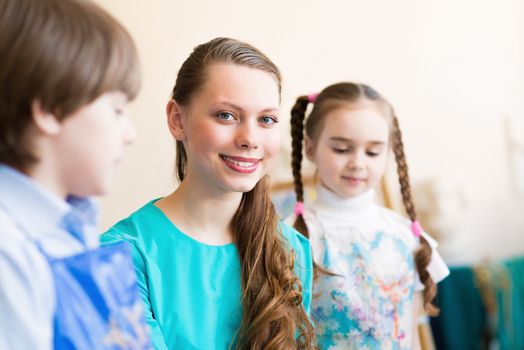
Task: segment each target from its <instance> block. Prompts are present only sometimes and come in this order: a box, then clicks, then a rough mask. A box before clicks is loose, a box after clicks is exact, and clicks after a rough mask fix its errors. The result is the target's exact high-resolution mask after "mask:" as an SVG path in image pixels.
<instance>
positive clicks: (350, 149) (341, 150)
mask: <svg viewBox="0 0 524 350" xmlns="http://www.w3.org/2000/svg"><path fill="white" fill-rule="evenodd" d="M351 151H352V148H337V147H333V152H335V153H349V152H351Z"/></svg>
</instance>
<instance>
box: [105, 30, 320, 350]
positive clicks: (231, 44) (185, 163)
mask: <svg viewBox="0 0 524 350" xmlns="http://www.w3.org/2000/svg"><path fill="white" fill-rule="evenodd" d="M280 80H281V78H280V73H279V71H278V68H277V67H276V66H275V65H274V64H273V63H272V62H271V61H270V60H269V59H268V58H267V57H266V56H265V55H264V54H262V53H261V52H260V51H258V50H257V49H255V48H254V47H252V46H250V45H248V44H246V43H242V42H239V41H236V40H233V39H228V38H217V39H214V40H212V41H210V42H208V43H205V44H202V45H199V46H197V47H196V48H195V50H194V51H193V53H192V54H191V55H190V56H189V58H188V59H187V60H186V61H185V62H184V63H183V65H182V67H181V69H180V71H179V73H178V77H177V81H176V84H175V87H174V88H173V92H172V98H171V99H170V100H169V102H168V104H167V119H168V125H169V130H170V131H171V134H172V135H173V137H174V138H175V139H176V144H177V156H176V165H177V175H178V178H179V180H180V181H181V183H180V186H179V187H178V188H177V189H176V190H175V191H174V192H173V193H172V194H170V195H169V196H167V197H164V198H161V199H159V200H153V201H151V202H149V203H148V204H146V205H145V206H144V207H142V208H141V209H139V210H138V211H136V212H135V213H134V214H132V215H131V216H130V217H129V218H127V219H125V220H123V221H121V222H119V223H118V224H116V225H115V226H114V227H113V228H111V229H110V230H109V232H107V233H106V234H105V235H104V237H103V240H104V241H106V242H113V241H117V240H126V241H128V242H130V243H131V245H132V249H133V252H134V263H135V266H136V270H137V274H138V280H139V285H140V287H141V292H142V296H143V299H144V302H145V304H146V309H147V319H148V322H149V324H150V326H151V327H152V332H153V334H152V339H153V342H154V345H155V348H156V349H206V350H208V349H228V348H238V349H286V350H288V349H297V348H300V349H309V348H312V345H311V343H312V337H313V330H312V327H311V324H310V322H309V319H308V312H309V304H310V299H311V282H312V278H311V276H312V259H311V255H310V247H309V242H308V241H307V240H306V239H305V238H304V237H303V236H302V235H301V234H299V233H298V232H296V231H295V230H294V229H292V228H291V227H289V226H287V225H285V224H283V223H281V222H279V220H278V218H277V216H276V214H275V209H274V207H273V204H272V203H271V200H270V199H269V197H268V187H267V186H268V179H267V174H268V171H269V170H270V168H271V166H272V165H273V163H274V161H275V157H276V155H277V153H278V150H279V144H280V139H279V127H278V126H279V125H278V122H279V117H280V110H279V108H280V89H281V88H280V86H281V82H280Z"/></svg>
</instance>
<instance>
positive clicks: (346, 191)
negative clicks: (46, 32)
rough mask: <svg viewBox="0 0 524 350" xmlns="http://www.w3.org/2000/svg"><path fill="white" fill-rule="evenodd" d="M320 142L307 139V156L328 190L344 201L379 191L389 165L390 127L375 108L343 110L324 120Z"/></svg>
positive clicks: (357, 106) (345, 108)
mask: <svg viewBox="0 0 524 350" xmlns="http://www.w3.org/2000/svg"><path fill="white" fill-rule="evenodd" d="M323 123H324V125H323V129H322V131H321V132H320V134H319V135H318V139H317V140H311V139H309V138H307V137H306V155H307V157H308V158H309V159H310V160H311V161H313V162H314V163H315V164H316V166H317V169H318V176H319V178H320V181H321V183H322V185H323V186H324V187H326V188H327V189H329V190H330V191H332V192H333V193H335V194H336V195H338V196H339V197H341V198H352V197H355V196H359V195H361V194H363V193H365V192H367V191H368V190H370V189H372V188H375V187H377V186H378V184H379V183H380V179H381V178H382V176H383V175H384V172H385V170H386V163H387V154H388V142H389V125H388V123H387V121H386V118H385V116H384V114H383V112H382V111H380V110H379V109H378V108H375V107H374V106H372V105H365V104H363V105H355V106H351V105H348V106H347V107H346V106H344V107H339V108H336V109H334V110H332V111H330V112H328V114H327V115H325V116H324V121H323Z"/></svg>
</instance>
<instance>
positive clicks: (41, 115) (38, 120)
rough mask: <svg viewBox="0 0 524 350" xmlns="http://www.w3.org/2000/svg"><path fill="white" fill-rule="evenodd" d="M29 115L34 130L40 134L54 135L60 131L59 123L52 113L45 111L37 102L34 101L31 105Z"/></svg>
mask: <svg viewBox="0 0 524 350" xmlns="http://www.w3.org/2000/svg"><path fill="white" fill-rule="evenodd" d="M31 113H32V116H33V123H34V125H35V127H36V129H37V130H38V131H39V132H41V133H42V134H45V135H56V134H58V133H60V130H62V124H61V123H60V121H59V120H58V119H57V118H56V116H55V115H54V114H53V113H51V112H48V111H45V110H44V109H43V108H42V103H41V102H40V101H39V100H34V101H33V103H31Z"/></svg>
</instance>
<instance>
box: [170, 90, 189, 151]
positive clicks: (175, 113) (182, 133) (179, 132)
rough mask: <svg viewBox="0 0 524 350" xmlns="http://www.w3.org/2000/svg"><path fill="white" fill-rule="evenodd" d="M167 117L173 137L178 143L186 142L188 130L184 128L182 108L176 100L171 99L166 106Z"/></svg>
mask: <svg viewBox="0 0 524 350" xmlns="http://www.w3.org/2000/svg"><path fill="white" fill-rule="evenodd" d="M166 115H167V125H168V126H169V131H170V132H171V135H173V137H174V138H175V140H177V141H184V140H185V139H186V129H185V127H184V120H183V116H182V107H181V106H180V105H179V104H178V103H176V101H175V100H173V99H171V100H169V102H168V103H167V106H166Z"/></svg>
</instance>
